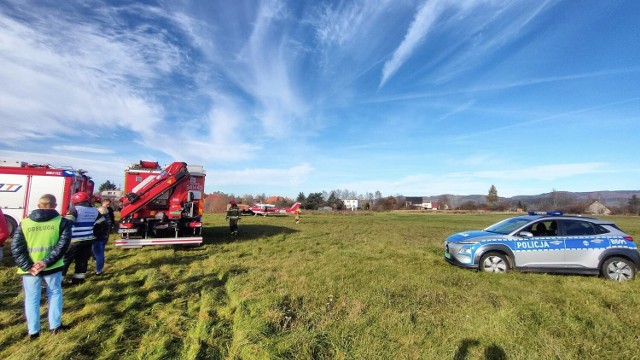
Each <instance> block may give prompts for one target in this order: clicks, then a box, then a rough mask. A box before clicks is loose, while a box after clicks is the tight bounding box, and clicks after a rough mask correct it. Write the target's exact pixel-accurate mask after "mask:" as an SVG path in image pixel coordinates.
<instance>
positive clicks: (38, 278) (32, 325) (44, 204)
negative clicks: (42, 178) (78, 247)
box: [11, 194, 71, 339]
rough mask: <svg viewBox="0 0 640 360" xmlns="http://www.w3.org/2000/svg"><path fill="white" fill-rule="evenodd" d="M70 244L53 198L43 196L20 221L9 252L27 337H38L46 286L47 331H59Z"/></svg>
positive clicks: (67, 224)
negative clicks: (19, 286)
mask: <svg viewBox="0 0 640 360" xmlns="http://www.w3.org/2000/svg"><path fill="white" fill-rule="evenodd" d="M70 241H71V222H69V221H68V220H66V219H64V218H63V217H62V216H60V214H59V213H58V211H56V198H55V196H53V195H50V194H45V195H42V196H41V197H40V200H39V201H38V208H37V209H36V210H33V211H32V212H31V214H30V215H29V217H28V218H26V219H24V220H22V222H21V223H20V226H19V227H18V229H16V232H15V234H14V236H13V241H12V242H11V252H12V254H13V258H14V260H15V262H16V265H18V274H21V275H22V285H23V288H24V309H25V315H26V317H27V327H28V329H29V337H30V338H31V339H35V338H37V337H38V336H39V335H40V293H41V291H42V280H44V281H45V283H46V284H47V299H48V302H49V329H50V330H51V331H52V332H54V333H55V332H58V331H60V330H61V329H62V269H63V267H64V263H63V260H62V258H63V255H64V253H65V252H66V251H67V248H68V247H69V242H70Z"/></svg>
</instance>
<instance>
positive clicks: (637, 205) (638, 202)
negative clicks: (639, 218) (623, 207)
mask: <svg viewBox="0 0 640 360" xmlns="http://www.w3.org/2000/svg"><path fill="white" fill-rule="evenodd" d="M629 212H630V213H632V214H634V215H640V199H638V197H637V196H636V195H633V196H632V197H631V199H629Z"/></svg>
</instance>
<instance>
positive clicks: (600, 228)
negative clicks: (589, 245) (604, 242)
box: [593, 224, 609, 235]
mask: <svg viewBox="0 0 640 360" xmlns="http://www.w3.org/2000/svg"><path fill="white" fill-rule="evenodd" d="M593 228H594V229H595V230H596V235H600V234H606V233H608V232H609V230H607V229H606V228H605V227H604V226H601V225H597V224H593Z"/></svg>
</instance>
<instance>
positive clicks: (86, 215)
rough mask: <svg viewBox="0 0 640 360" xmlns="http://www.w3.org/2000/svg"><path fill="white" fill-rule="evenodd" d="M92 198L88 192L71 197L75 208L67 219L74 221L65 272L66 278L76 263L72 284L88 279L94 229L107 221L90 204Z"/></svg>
mask: <svg viewBox="0 0 640 360" xmlns="http://www.w3.org/2000/svg"><path fill="white" fill-rule="evenodd" d="M89 200H90V197H89V195H88V194H87V193H86V192H78V193H75V194H73V196H72V197H71V203H72V204H73V207H72V208H70V209H69V213H68V214H67V215H66V218H67V219H69V220H71V221H73V227H72V229H71V245H69V250H68V251H67V253H66V254H65V255H64V271H63V273H62V275H63V276H66V274H67V271H68V270H69V266H71V263H73V262H75V264H76V265H75V271H74V273H73V276H72V277H71V284H73V285H77V284H82V283H83V282H84V280H85V278H86V277H87V266H88V263H89V258H90V257H91V250H92V248H93V240H95V238H96V237H95V235H94V234H93V228H94V226H95V225H96V224H101V223H103V222H104V221H106V219H105V217H104V215H102V214H100V212H98V209H96V208H95V207H93V206H91V204H90V203H89Z"/></svg>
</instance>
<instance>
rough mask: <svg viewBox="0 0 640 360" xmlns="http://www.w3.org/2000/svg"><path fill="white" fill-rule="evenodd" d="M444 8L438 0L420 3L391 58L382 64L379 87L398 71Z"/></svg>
mask: <svg viewBox="0 0 640 360" xmlns="http://www.w3.org/2000/svg"><path fill="white" fill-rule="evenodd" d="M444 10H445V4H444V3H443V2H442V1H440V0H432V1H426V2H425V3H424V5H422V7H421V8H420V10H418V12H417V13H416V16H415V18H414V19H413V22H412V23H411V25H410V26H409V29H408V30H407V34H406V35H405V37H404V39H403V40H402V42H401V43H400V45H399V46H398V48H396V50H395V51H394V53H393V55H392V57H391V59H389V60H387V62H386V63H385V64H384V68H383V70H382V80H380V87H383V86H384V84H385V83H386V82H387V80H389V78H390V77H391V76H393V74H395V73H396V71H398V69H399V68H400V66H402V64H403V63H404V62H405V61H407V59H408V58H409V57H410V56H411V55H412V54H413V52H414V51H415V49H416V47H417V46H418V45H419V44H420V42H421V41H422V40H423V39H424V37H425V36H426V35H427V33H428V32H429V30H430V29H431V27H432V26H433V24H434V23H435V22H436V21H437V20H438V17H439V16H440V14H441V13H442V11H444Z"/></svg>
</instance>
